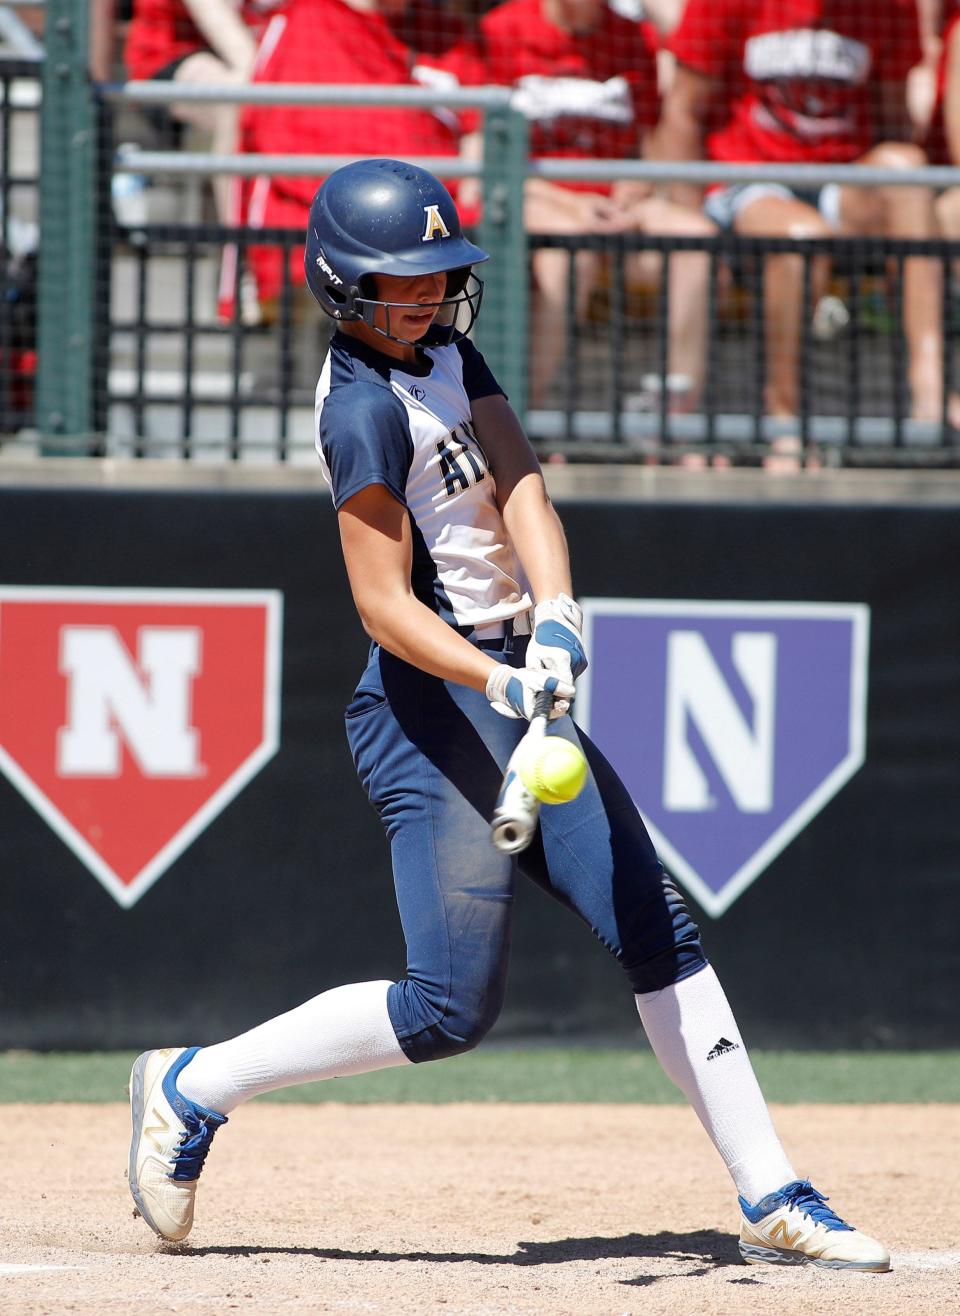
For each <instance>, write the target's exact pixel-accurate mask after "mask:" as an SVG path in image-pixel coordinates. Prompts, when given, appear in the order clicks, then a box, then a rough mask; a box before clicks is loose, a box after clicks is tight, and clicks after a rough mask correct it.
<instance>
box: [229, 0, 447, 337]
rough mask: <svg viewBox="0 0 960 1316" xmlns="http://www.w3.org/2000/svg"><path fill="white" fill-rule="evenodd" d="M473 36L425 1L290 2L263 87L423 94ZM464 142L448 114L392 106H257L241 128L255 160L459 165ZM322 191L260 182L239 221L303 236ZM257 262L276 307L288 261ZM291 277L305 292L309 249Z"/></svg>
mask: <svg viewBox="0 0 960 1316" xmlns="http://www.w3.org/2000/svg"><path fill="white" fill-rule="evenodd" d="M427 10H429V12H426V11H427ZM463 36H464V27H463V24H462V23H460V22H459V21H458V20H457V19H456V18H454V17H453V16H452V15H450V14H449V13H448V12H446V11H445V10H443V9H442V8H439V7H438V6H436V5H431V4H429V3H424V0H419V3H418V4H411V2H410V0H289V3H288V4H287V7H286V9H285V10H284V12H283V13H280V14H278V15H276V16H275V17H274V19H273V20H272V21H271V23H270V25H269V26H268V28H267V30H266V32H265V34H264V37H263V39H262V42H261V47H260V55H259V57H258V59H257V62H256V65H255V67H254V71H253V82H254V83H259V82H285V83H311V82H312V83H343V84H346V85H371V86H384V85H386V86H394V85H401V86H403V85H408V86H416V85H422V84H423V83H429V82H433V81H435V79H436V78H437V77H438V76H442V75H443V73H444V72H445V61H446V60H447V57H448V56H449V57H450V60H451V66H452V61H453V51H454V48H455V47H457V46H458V44H459V42H460V41H461V39H462V38H463ZM414 42H415V43H417V46H419V49H417V48H415V46H414V45H413V44H412V43H414ZM461 56H462V52H461ZM458 136H459V123H458V121H457V119H456V117H455V116H454V115H451V114H450V113H448V112H445V111H443V110H438V111H436V112H435V111H432V110H426V109H410V110H407V109H398V108H392V107H386V106H374V107H364V106H343V107H341V106H322V107H317V106H302V105H290V106H261V105H250V106H247V107H246V109H245V110H244V111H243V114H242V116H241V121H240V140H241V148H242V149H243V150H244V151H248V152H251V153H270V154H281V155H286V154H291V155H292V154H327V153H329V154H336V155H346V156H362V155H382V156H397V157H400V158H401V159H402V158H406V157H411V156H418V155H423V156H445V155H450V156H453V155H456V154H457V153H458V149H459V141H458ZM320 182H321V179H319V178H317V177H315V176H312V175H311V176H301V177H289V178H280V177H267V176H266V175H262V176H259V177H257V178H255V179H254V180H253V181H252V183H251V184H250V185H249V186H248V187H246V188H245V189H244V198H243V201H242V205H241V210H240V214H239V215H238V216H237V217H238V218H242V219H244V220H245V222H246V223H248V224H250V225H251V226H253V227H256V228H264V227H271V226H279V227H291V228H299V229H303V228H305V226H306V222H307V215H308V213H309V210H310V202H311V201H312V200H313V196H314V193H315V192H316V190H317V187H318V185H319V183H320ZM250 260H251V265H252V268H253V271H254V274H255V276H256V283H257V291H258V294H259V297H260V300H261V302H262V303H267V306H268V308H269V304H270V303H272V302H274V301H275V299H276V298H277V296H278V295H279V292H280V289H281V287H282V282H283V256H282V254H281V252H280V250H279V249H278V248H276V247H266V246H263V247H255V248H252V249H251V251H250ZM225 274H226V279H225V282H224V284H223V285H222V287H221V301H220V304H221V313H222V314H227V313H229V309H230V295H231V290H232V271H231V270H230V269H229V267H227V268H226V270H225ZM290 277H291V279H292V281H293V283H294V284H295V285H299V284H302V283H303V277H304V276H303V249H302V247H298V248H297V249H295V250H294V251H292V252H291V255H290Z"/></svg>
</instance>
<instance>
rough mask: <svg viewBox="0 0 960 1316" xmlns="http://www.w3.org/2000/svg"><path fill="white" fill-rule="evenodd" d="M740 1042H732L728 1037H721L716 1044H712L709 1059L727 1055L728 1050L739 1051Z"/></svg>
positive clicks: (708, 1053) (708, 1054)
mask: <svg viewBox="0 0 960 1316" xmlns="http://www.w3.org/2000/svg"><path fill="white" fill-rule="evenodd" d="M739 1050H740V1043H739V1042H731V1041H730V1039H729V1038H727V1037H721V1038H720V1041H719V1042H718V1043H717V1044H716V1046H712V1047H711V1048H710V1050H709V1051H708V1052H707V1059H708V1060H716V1058H717V1056H725V1055H726V1054H727V1052H728V1051H739Z"/></svg>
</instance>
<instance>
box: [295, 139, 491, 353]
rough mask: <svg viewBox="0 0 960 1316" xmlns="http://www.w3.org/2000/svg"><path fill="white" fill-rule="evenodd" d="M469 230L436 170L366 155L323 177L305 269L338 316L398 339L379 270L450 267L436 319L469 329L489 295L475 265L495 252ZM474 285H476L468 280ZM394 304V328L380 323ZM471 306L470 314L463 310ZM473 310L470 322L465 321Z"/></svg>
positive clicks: (321, 297)
mask: <svg viewBox="0 0 960 1316" xmlns="http://www.w3.org/2000/svg"><path fill="white" fill-rule="evenodd" d="M488 259H489V257H488V255H487V253H486V252H485V251H482V250H481V249H480V248H479V247H476V246H474V244H473V243H472V242H469V241H468V240H467V239H466V238H465V237H464V236H463V233H462V232H461V229H460V217H459V215H458V214H457V208H456V206H455V205H454V201H453V197H452V196H451V195H450V193H449V192H448V191H447V189H446V188H445V187H444V185H443V184H442V183H441V182H440V180H439V179H437V178H434V176H433V174H428V173H427V171H426V170H425V169H418V168H417V167H416V166H415V165H410V164H404V163H403V161H401V160H358V161H356V162H355V163H354V164H348V165H344V166H343V167H342V168H340V169H337V170H336V171H335V172H334V173H332V174H331V175H330V176H329V178H327V179H325V181H324V182H323V183H322V184H321V186H320V188H319V190H318V191H317V194H316V196H315V197H314V198H313V203H312V205H311V206H310V219H309V222H308V225H307V244H306V250H305V252H304V269H305V272H306V276H307V284H308V286H309V288H310V291H311V292H312V293H313V295H314V297H316V299H317V301H318V302H319V303H320V305H321V306H322V307H323V309H324V310H325V311H326V313H327V314H328V315H330V316H333V318H334V319H335V320H363V321H364V322H365V323H367V324H369V325H371V326H373V327H374V328H377V329H379V332H381V333H385V335H386V337H388V338H392V339H394V341H396V342H405V341H406V340H405V339H402V338H397V337H396V335H394V334H392V333H391V332H390V306H391V305H394V306H396V305H400V304H401V303H396V302H394V303H390V302H382V301H378V300H377V299H376V296H375V291H376V290H375V288H374V285H373V280H372V279H371V277H370V276H371V275H374V274H391V275H399V276H402V277H409V276H412V275H418V274H440V273H446V274H447V286H446V290H445V292H444V299H443V301H442V302H441V303H440V307H441V310H440V312H439V313H438V320H437V321H435V323H444V324H445V325H446V326H447V328H448V330H449V336H452V335H453V332H454V328H456V327H459V328H461V329H463V331H464V332H465V333H466V332H468V331H469V329H470V327H471V326H472V324H473V322H474V320H475V319H476V317H477V312H478V311H479V309H480V299H481V297H482V295H483V284H482V283H481V282H480V280H479V279H478V278H477V276H476V275H475V274H474V273H473V270H472V267H473V266H474V265H475V264H477V263H479V262H480V261H484V260H488ZM468 285H471V286H468ZM378 307H385V308H386V313H385V315H386V328H385V329H383V328H380V326H377V325H375V324H374V316H375V312H376V309H377V308H378ZM460 312H465V313H466V316H465V317H464V316H461V315H459V313H460ZM463 318H466V323H465V324H463V323H459V324H458V321H459V320H461V319H463Z"/></svg>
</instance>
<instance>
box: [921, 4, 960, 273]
mask: <svg viewBox="0 0 960 1316" xmlns="http://www.w3.org/2000/svg"><path fill="white" fill-rule="evenodd" d="M950 7H951V9H952V10H953V12H952V13H951V14H950V15H949V16H948V18H947V20H946V25H945V27H944V30H943V39H942V43H941V47H940V54H939V62H938V67H937V78H936V100H935V106H934V111H933V115H932V118H931V123H930V128H929V132H928V135H927V140H926V148H927V153H928V155H929V156H930V158H931V160H932V161H933V163H934V164H945V165H957V164H960V8H958V7H957V6H956V5H951V6H950ZM937 219H938V220H939V221H940V227H941V229H942V231H943V234H944V236H945V237H947V238H949V239H950V240H951V241H953V242H957V241H960V187H951V188H948V189H947V190H946V191H945V192H943V193H941V195H940V196H939V197H938V198H937ZM954 273H955V275H956V273H957V265H956V263H955V264H954Z"/></svg>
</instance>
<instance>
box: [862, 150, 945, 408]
mask: <svg viewBox="0 0 960 1316" xmlns="http://www.w3.org/2000/svg"><path fill="white" fill-rule="evenodd" d="M926 162H927V160H926V156H925V155H924V153H923V151H921V150H920V148H919V147H917V146H911V145H910V144H909V143H907V142H884V143H881V145H879V146H875V147H874V148H873V150H872V151H869V152H868V153H867V154H866V155H865V156H864V157H863V159H862V160H861V161H860V163H861V164H867V165H876V166H878V167H880V168H883V169H920V168H922V167H923V166H924V165H925V164H926ZM841 218H842V220H843V225H844V228H845V229H849V230H851V231H853V232H855V233H884V234H886V235H887V236H888V237H892V238H935V237H937V236H938V235H939V228H938V226H937V217H936V212H935V210H934V199H933V193H932V191H931V190H930V189H929V188H926V187H878V188H876V189H873V190H870V189H866V188H860V187H847V188H844V189H843V192H842V199H841ZM942 285H943V278H942V272H941V268H940V262H939V261H936V260H926V259H924V258H922V257H913V258H912V259H910V260H907V261H906V262H905V263H904V274H903V328H904V334H905V336H906V339H907V350H908V353H909V380H910V395H911V414H912V416H913V418H914V420H927V421H939V419H940V415H941V406H942V402H943V330H942V325H941V318H940V317H941V305H942V296H943V286H942ZM956 409H957V403H956V401H955V400H953V399H951V412H953V411H954V410H956Z"/></svg>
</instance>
